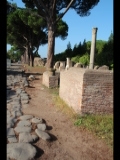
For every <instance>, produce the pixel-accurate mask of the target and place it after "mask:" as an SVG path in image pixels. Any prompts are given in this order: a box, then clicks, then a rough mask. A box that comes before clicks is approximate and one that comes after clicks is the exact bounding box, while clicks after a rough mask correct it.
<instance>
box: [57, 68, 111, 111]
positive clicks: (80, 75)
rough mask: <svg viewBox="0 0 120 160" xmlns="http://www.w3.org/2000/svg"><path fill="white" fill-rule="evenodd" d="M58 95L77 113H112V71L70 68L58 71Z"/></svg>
mask: <svg viewBox="0 0 120 160" xmlns="http://www.w3.org/2000/svg"><path fill="white" fill-rule="evenodd" d="M59 95H60V97H61V98H62V99H63V100H64V101H65V102H66V103H67V104H68V105H69V106H70V107H72V108H73V109H74V110H75V111H76V112H77V113H112V112H113V73H111V71H99V70H90V69H81V68H74V67H73V68H70V69H69V70H68V71H63V72H61V73H60V90H59Z"/></svg>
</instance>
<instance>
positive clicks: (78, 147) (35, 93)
mask: <svg viewBox="0 0 120 160" xmlns="http://www.w3.org/2000/svg"><path fill="white" fill-rule="evenodd" d="M36 78H37V79H36V80H34V81H32V82H30V85H31V86H32V87H31V88H26V91H27V93H28V94H29V95H30V96H31V100H30V103H29V107H28V108H26V109H24V110H23V112H24V113H25V114H32V115H35V116H38V117H41V118H43V119H44V120H45V122H46V124H47V131H46V132H48V133H49V134H50V136H51V137H52V140H51V141H50V142H46V141H44V140H42V139H40V140H39V141H38V142H36V145H37V146H38V151H39V153H38V155H37V156H36V160H112V159H113V154H112V151H111V150H110V149H109V147H108V146H107V145H106V144H105V143H104V142H102V141H101V140H99V139H98V138H96V137H94V136H93V135H92V134H91V133H88V132H86V131H84V130H80V129H79V128H77V127H76V126H74V124H73V123H72V121H71V120H70V119H69V117H67V115H65V114H64V113H62V112H61V111H60V110H59V109H58V108H57V107H56V106H55V104H54V102H53V100H52V95H51V94H50V93H49V92H48V89H47V88H46V87H44V89H43V85H42V75H41V76H36ZM38 78H40V79H38Z"/></svg>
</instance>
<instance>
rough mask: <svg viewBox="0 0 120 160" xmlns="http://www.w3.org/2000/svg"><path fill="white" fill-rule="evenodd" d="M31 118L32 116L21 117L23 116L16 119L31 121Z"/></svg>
mask: <svg viewBox="0 0 120 160" xmlns="http://www.w3.org/2000/svg"><path fill="white" fill-rule="evenodd" d="M32 118H33V116H32V115H23V116H20V117H19V118H18V119H20V120H28V119H32Z"/></svg>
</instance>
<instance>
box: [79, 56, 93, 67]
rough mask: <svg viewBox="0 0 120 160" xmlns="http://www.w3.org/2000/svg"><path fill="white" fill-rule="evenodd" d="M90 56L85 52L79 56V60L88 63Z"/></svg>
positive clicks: (84, 63)
mask: <svg viewBox="0 0 120 160" xmlns="http://www.w3.org/2000/svg"><path fill="white" fill-rule="evenodd" d="M89 59H90V56H89V54H88V53H85V54H84V55H83V56H82V57H80V58H79V62H80V63H81V64H83V65H85V66H86V65H89Z"/></svg>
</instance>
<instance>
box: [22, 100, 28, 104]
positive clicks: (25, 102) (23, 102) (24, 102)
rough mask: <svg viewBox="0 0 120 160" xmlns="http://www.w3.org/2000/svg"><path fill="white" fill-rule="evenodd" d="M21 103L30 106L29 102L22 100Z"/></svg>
mask: <svg viewBox="0 0 120 160" xmlns="http://www.w3.org/2000/svg"><path fill="white" fill-rule="evenodd" d="M21 103H22V105H23V104H28V103H29V100H21Z"/></svg>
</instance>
